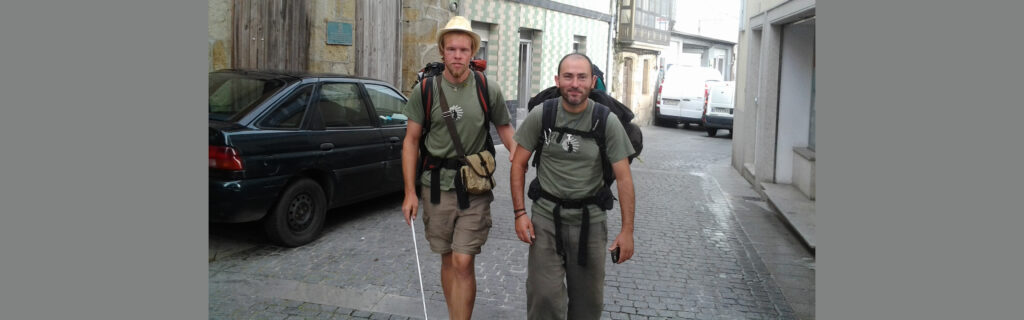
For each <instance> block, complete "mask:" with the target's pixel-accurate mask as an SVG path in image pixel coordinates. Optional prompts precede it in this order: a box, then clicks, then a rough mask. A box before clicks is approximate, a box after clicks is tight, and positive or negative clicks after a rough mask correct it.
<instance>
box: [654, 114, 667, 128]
mask: <svg viewBox="0 0 1024 320" xmlns="http://www.w3.org/2000/svg"><path fill="white" fill-rule="evenodd" d="M654 125H655V126H659V127H667V126H668V121H665V120H664V119H662V118H659V117H658V116H654Z"/></svg>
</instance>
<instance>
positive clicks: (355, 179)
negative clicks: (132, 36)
mask: <svg viewBox="0 0 1024 320" xmlns="http://www.w3.org/2000/svg"><path fill="white" fill-rule="evenodd" d="M209 89H210V105H209V108H210V109H209V111H210V115H209V122H210V132H209V135H210V141H209V149H210V158H209V161H210V164H209V168H210V174H209V176H210V185H209V192H210V200H209V201H210V221H211V222H232V223H234V222H249V221H257V220H262V224H263V226H264V229H265V231H266V233H267V235H268V237H269V238H270V239H271V240H272V241H274V242H276V243H278V244H280V245H284V246H289V247H294V246H301V245H303V244H306V243H309V242H311V241H313V240H315V239H316V238H318V237H319V234H320V232H321V229H323V225H324V218H325V215H326V212H327V210H328V209H331V208H335V207H338V206H342V205H346V204H350V203H353V202H357V201H361V200H365V199H369V198H373V197H377V196H380V195H383V194H388V193H393V192H397V191H400V190H401V189H402V168H401V158H402V139H403V138H404V137H405V128H406V118H405V116H404V115H403V114H402V113H401V110H402V107H403V106H404V105H405V101H406V100H407V99H406V97H405V96H403V95H402V94H401V93H400V92H399V91H398V90H396V89H395V88H394V87H393V86H392V85H390V84H388V83H386V82H383V81H379V80H375V79H369V78H362V77H352V76H345V75H337V74H305V73H287V72H256V71H245V70H219V71H214V72H210V74H209Z"/></svg>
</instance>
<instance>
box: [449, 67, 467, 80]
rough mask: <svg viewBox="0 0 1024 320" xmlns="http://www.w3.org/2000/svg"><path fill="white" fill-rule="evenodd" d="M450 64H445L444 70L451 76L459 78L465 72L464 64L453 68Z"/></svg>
mask: <svg viewBox="0 0 1024 320" xmlns="http://www.w3.org/2000/svg"><path fill="white" fill-rule="evenodd" d="M452 66H453V64H449V65H446V66H445V71H448V74H450V75H451V76H452V77H453V78H455V79H458V78H461V77H462V75H463V74H465V73H466V65H462V68H453V67H452Z"/></svg>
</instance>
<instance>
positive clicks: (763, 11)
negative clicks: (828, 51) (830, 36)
mask: <svg viewBox="0 0 1024 320" xmlns="http://www.w3.org/2000/svg"><path fill="white" fill-rule="evenodd" d="M743 8H744V13H745V14H744V17H743V18H742V19H743V20H742V21H743V23H742V25H743V30H742V31H741V36H740V38H739V46H738V50H739V54H738V61H737V63H738V68H737V75H736V79H737V97H736V101H737V104H736V114H735V119H734V128H736V132H734V133H733V166H734V168H736V170H737V171H739V172H740V173H741V174H742V175H743V176H744V177H745V178H747V180H749V181H750V182H752V183H754V185H755V186H757V185H760V183H761V182H769V183H791V181H793V177H794V176H796V177H801V178H803V177H813V175H814V173H813V170H814V169H813V166H814V165H813V162H810V163H809V166H810V171H809V172H794V165H793V160H794V158H793V147H801V146H806V144H807V136H808V125H809V122H810V112H809V111H810V109H809V107H810V96H811V93H810V90H811V82H812V79H813V78H812V74H813V60H812V58H813V48H814V44H813V28H814V27H813V24H811V25H809V26H807V28H809V30H797V29H792V30H786V32H785V34H784V32H783V29H784V26H785V25H787V24H790V23H792V22H795V21H799V20H803V19H805V18H808V17H813V16H814V14H815V1H814V0H789V1H782V0H761V1H758V0H746V1H745V3H744V6H743ZM798 38H799V39H802V40H806V41H800V40H795V39H798ZM811 154H812V156H813V152H811ZM797 160H799V159H797ZM807 167H808V166H807V165H803V166H799V167H798V168H802V169H800V170H805V171H806V170H807V169H806V168H807ZM811 179H813V178H811ZM810 186H811V187H810V188H811V190H809V191H810V192H809V194H812V195H813V193H814V191H813V184H810ZM802 191H805V192H807V191H808V190H802ZM812 197H813V196H812Z"/></svg>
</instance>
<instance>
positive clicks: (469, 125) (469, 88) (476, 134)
mask: <svg viewBox="0 0 1024 320" xmlns="http://www.w3.org/2000/svg"><path fill="white" fill-rule="evenodd" d="M488 80H489V79H488ZM434 88H435V89H434V90H436V89H437V88H440V89H441V90H444V95H445V98H446V99H447V100H448V105H449V108H450V109H451V110H452V111H453V112H454V113H455V129H456V130H455V131H456V132H457V133H458V135H459V139H461V141H462V147H463V148H464V149H465V151H466V154H474V153H477V152H480V151H483V150H484V144H485V143H486V141H487V134H489V133H488V132H487V131H485V130H484V111H483V108H481V107H480V100H479V99H478V98H477V93H476V91H477V90H476V78H475V77H473V75H472V74H470V75H469V77H468V78H467V79H466V81H465V82H463V83H461V84H453V83H451V82H448V80H445V79H444V77H443V76H439V77H436V78H435V81H434ZM487 91H488V95H489V96H490V102H489V103H488V107H489V108H490V113H491V123H493V124H494V125H496V126H500V125H506V124H508V123H509V120H510V119H509V114H508V108H506V107H505V96H504V95H502V94H501V89H499V88H498V85H497V83H494V82H490V83H488V85H487ZM420 96H421V94H420V85H419V84H417V85H416V86H415V87H414V88H413V90H412V95H411V96H410V97H409V102H407V103H406V104H405V109H404V110H403V113H404V114H405V116H406V117H408V118H409V121H413V122H416V123H419V124H421V125H422V124H423V123H424V118H425V117H424V115H423V111H424V110H423V103H422V98H421V97H420ZM432 100H433V102H432V104H433V106H432V107H431V108H430V132H428V133H427V135H426V137H420V138H421V139H426V140H425V142H426V146H427V151H428V152H430V155H432V156H434V157H439V158H455V157H457V156H458V154H457V152H456V151H455V145H453V144H452V141H451V140H452V138H451V134H449V133H448V125H447V124H445V121H444V118H442V117H441V113H442V112H443V111H442V110H441V102H440V100H441V97H440V95H438V94H437V91H434V94H433V98H432ZM495 142H497V141H495ZM420 183H422V184H423V185H424V186H430V172H429V171H428V172H424V173H423V176H422V177H421V178H420ZM454 184H455V170H450V169H441V183H440V186H441V190H445V191H447V190H452V189H454Z"/></svg>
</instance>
